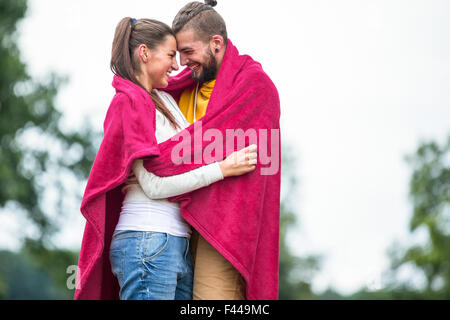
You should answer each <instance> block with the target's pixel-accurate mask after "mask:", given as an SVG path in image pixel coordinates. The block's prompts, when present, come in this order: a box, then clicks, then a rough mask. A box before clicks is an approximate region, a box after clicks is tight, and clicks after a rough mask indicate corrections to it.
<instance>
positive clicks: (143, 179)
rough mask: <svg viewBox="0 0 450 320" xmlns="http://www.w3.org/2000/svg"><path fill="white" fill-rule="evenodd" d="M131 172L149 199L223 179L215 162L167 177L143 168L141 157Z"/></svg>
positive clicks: (175, 193)
mask: <svg viewBox="0 0 450 320" xmlns="http://www.w3.org/2000/svg"><path fill="white" fill-rule="evenodd" d="M133 172H134V174H135V175H136V178H137V180H138V182H139V185H140V186H141V188H142V190H143V191H144V193H145V194H146V196H147V197H149V198H150V199H166V198H169V197H173V196H178V195H180V194H184V193H187V192H190V191H193V190H197V189H200V188H203V187H206V186H209V185H210V184H211V183H214V182H217V181H220V180H223V178H224V177H223V175H222V171H221V170H220V166H219V164H218V163H217V162H214V163H211V164H209V165H206V166H203V167H200V168H197V169H195V170H191V171H188V172H185V173H182V174H178V175H175V176H169V177H159V176H157V175H155V174H153V173H151V172H148V171H147V169H145V168H144V165H143V161H142V160H141V159H139V160H136V161H135V162H134V164H133Z"/></svg>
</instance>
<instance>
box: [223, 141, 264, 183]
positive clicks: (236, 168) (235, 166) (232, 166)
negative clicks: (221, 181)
mask: <svg viewBox="0 0 450 320" xmlns="http://www.w3.org/2000/svg"><path fill="white" fill-rule="evenodd" d="M257 158H258V154H257V146H256V144H252V145H249V146H248V147H247V148H244V149H241V150H239V151H235V152H233V153H232V154H230V155H229V156H228V157H226V159H225V160H223V161H221V162H219V166H220V169H221V170H222V175H223V177H224V178H226V177H233V176H240V175H243V174H246V173H249V172H252V171H253V170H255V168H256V162H257Z"/></svg>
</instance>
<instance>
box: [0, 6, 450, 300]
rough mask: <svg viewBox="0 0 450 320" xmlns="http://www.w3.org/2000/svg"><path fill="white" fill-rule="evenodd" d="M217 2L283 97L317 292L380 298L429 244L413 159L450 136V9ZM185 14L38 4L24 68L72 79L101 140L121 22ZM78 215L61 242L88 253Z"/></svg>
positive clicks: (61, 104) (296, 237)
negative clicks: (398, 247)
mask: <svg viewBox="0 0 450 320" xmlns="http://www.w3.org/2000/svg"><path fill="white" fill-rule="evenodd" d="M218 2H219V4H218V6H217V7H216V10H217V11H218V12H219V13H220V14H221V15H222V16H223V18H224V19H225V21H226V23H227V28H228V35H229V38H230V39H231V40H232V41H233V43H234V44H235V45H236V46H237V47H238V49H239V50H240V52H241V53H243V54H249V55H251V56H252V57H253V58H254V59H255V60H257V61H259V62H261V64H262V66H263V68H264V70H265V71H266V73H267V74H268V75H269V76H270V77H271V79H272V80H273V82H274V83H275V85H276V86H277V88H278V90H279V94H280V100H281V137H282V143H283V144H284V145H285V146H286V147H287V148H288V149H290V150H292V151H293V153H294V154H295V156H296V168H297V169H296V171H295V172H292V174H295V175H296V176H297V178H298V180H299V188H298V191H297V196H296V198H295V203H293V207H294V209H295V212H296V214H297V215H298V220H299V225H298V226H297V227H296V228H295V229H294V230H292V232H291V234H290V236H289V242H290V245H291V247H292V249H293V251H294V252H295V253H296V254H299V255H305V254H318V255H321V256H323V258H324V260H323V265H322V269H321V271H320V273H319V274H318V275H317V276H316V277H315V278H314V281H313V288H314V289H315V290H316V291H323V290H325V289H326V288H327V287H333V288H335V289H336V290H339V291H340V292H342V293H351V292H353V291H355V290H357V289H358V288H360V287H362V286H368V287H371V288H374V289H376V287H377V286H380V285H381V274H382V272H383V271H384V270H386V269H387V268H388V265H389V260H388V257H387V255H386V253H387V249H388V248H389V247H390V246H391V245H392V244H393V243H394V241H400V242H401V243H403V244H406V245H408V244H410V243H411V242H412V241H417V239H422V238H423V234H422V235H421V234H420V231H419V234H416V235H410V234H409V231H408V222H409V219H410V217H411V214H412V208H411V204H410V201H409V198H408V183H409V177H410V175H411V169H410V168H409V167H408V165H407V163H406V162H405V160H404V157H405V156H406V155H407V154H411V153H413V152H414V151H415V149H416V148H417V146H418V145H419V143H420V142H421V141H428V140H430V139H432V140H436V141H438V142H443V141H444V140H445V139H446V138H447V135H448V134H450V108H449V106H450V90H448V88H449V85H450V44H449V41H448V39H450V19H448V17H449V16H450V2H448V1H437V0H427V1H425V0H424V1H417V0H389V1H387V0H386V1H383V0H377V1H369V0H353V1H350V0H339V1H337V0H328V1H325V0H314V1H312V0H311V1H301V0H300V1H288V0H283V1H278V2H276V3H275V2H274V1H264V0H260V1H237V0H227V1H220V0H219V1H218ZM185 3H186V1H185V0H183V1H181V0H176V1H175V0H171V1H134V0H128V1H116V0H113V1H111V0H110V1H87V0H80V1H67V0H58V1H57V0H31V1H30V7H29V11H28V15H27V18H26V19H25V20H24V21H23V22H22V23H21V25H20V41H19V45H20V48H21V51H22V57H23V61H24V62H25V63H26V64H27V65H28V68H29V69H28V70H29V72H30V74H31V75H33V76H34V77H37V78H45V76H46V75H48V74H49V72H50V71H54V72H56V73H58V74H61V75H65V76H67V77H68V78H69V81H68V83H67V84H66V85H65V86H64V87H63V88H62V89H61V90H60V92H59V95H58V99H57V107H58V109H59V110H61V111H62V112H63V113H64V126H65V127H66V128H68V129H70V128H73V129H76V128H77V127H79V126H80V125H81V124H82V123H83V121H85V120H84V119H85V117H88V118H89V120H90V121H91V123H92V124H93V125H94V127H95V128H96V129H98V130H101V129H102V123H103V119H104V116H105V113H106V110H107V107H108V106H109V103H110V101H111V98H112V96H113V94H114V91H113V88H112V87H111V82H112V73H111V71H110V69H109V60H110V51H111V43H112V38H113V34H114V29H115V26H116V25H117V23H118V22H119V21H120V19H121V18H123V17H125V16H131V17H134V18H144V17H145V18H154V19H157V20H161V21H163V22H166V23H167V24H169V25H171V22H172V19H173V17H174V16H175V15H176V13H177V12H178V10H179V9H180V8H181V7H182V6H183V5H184V4H185ZM73 186H74V188H79V187H80V186H78V185H76V184H74V185H73ZM81 187H83V186H81ZM67 206H68V214H67V216H66V217H64V219H63V221H64V228H63V230H62V232H61V233H60V234H59V235H58V236H57V243H58V244H60V245H61V246H65V247H68V248H72V249H75V250H78V249H79V247H80V244H81V238H82V232H83V228H84V219H83V218H82V216H81V214H80V213H79V210H78V208H79V204H78V203H72V202H71V203H68V204H67ZM0 218H1V219H2V226H1V227H0V228H1V229H0V231H1V233H0V234H1V236H0V240H1V243H2V246H4V247H9V248H13V247H14V246H16V245H17V243H18V242H17V237H16V236H15V235H16V234H17V232H20V230H22V228H23V223H24V221H23V219H22V220H21V218H20V215H17V214H12V213H9V214H8V213H6V214H3V216H2V217H0ZM30 232H32V230H31V231H30ZM421 237H422V238H421Z"/></svg>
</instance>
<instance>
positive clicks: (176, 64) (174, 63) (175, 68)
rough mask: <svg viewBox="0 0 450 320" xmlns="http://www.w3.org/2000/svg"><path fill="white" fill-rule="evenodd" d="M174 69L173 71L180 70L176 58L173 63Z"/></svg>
mask: <svg viewBox="0 0 450 320" xmlns="http://www.w3.org/2000/svg"><path fill="white" fill-rule="evenodd" d="M172 69H173V70H178V69H179V68H178V63H177V59H176V58H175V60H174V61H173V64H172Z"/></svg>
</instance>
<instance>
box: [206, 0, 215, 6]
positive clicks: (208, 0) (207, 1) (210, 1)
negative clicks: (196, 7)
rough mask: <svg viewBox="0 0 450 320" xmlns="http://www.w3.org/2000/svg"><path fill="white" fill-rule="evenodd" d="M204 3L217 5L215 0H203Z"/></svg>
mask: <svg viewBox="0 0 450 320" xmlns="http://www.w3.org/2000/svg"><path fill="white" fill-rule="evenodd" d="M205 3H206V4H207V5H210V6H211V7H215V6H216V5H217V1H216V0H205Z"/></svg>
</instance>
